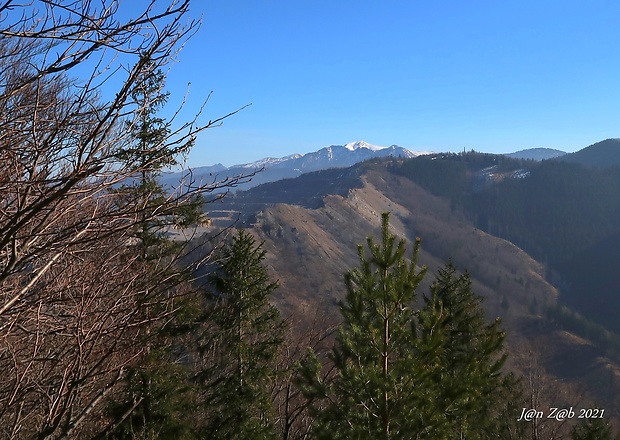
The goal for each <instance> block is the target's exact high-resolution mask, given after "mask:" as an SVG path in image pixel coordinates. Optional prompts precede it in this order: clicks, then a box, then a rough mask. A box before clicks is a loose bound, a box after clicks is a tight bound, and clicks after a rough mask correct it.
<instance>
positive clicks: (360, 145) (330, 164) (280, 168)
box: [160, 139, 620, 192]
mask: <svg viewBox="0 0 620 440" xmlns="http://www.w3.org/2000/svg"><path fill="white" fill-rule="evenodd" d="M594 146H596V148H594V149H592V148H591V147H594ZM619 146H620V140H619V139H607V140H605V141H602V142H599V143H598V144H595V145H591V146H590V147H587V148H584V149H583V150H581V151H578V152H576V153H570V154H567V153H566V152H564V151H561V150H556V149H553V148H530V149H526V150H520V151H516V152H514V153H507V154H505V156H507V157H511V158H515V159H528V160H534V161H541V160H549V159H555V160H565V161H569V162H577V163H583V164H587V165H592V166H609V165H610V164H614V163H617V162H620V153H618V150H619V149H620V147H619ZM432 154H435V153H434V152H432V151H411V150H408V149H406V148H404V147H400V146H398V145H391V146H389V147H382V146H377V145H372V144H369V143H367V142H365V141H358V142H352V143H349V144H346V145H331V146H329V147H324V148H321V149H319V150H317V151H314V152H310V153H307V154H291V155H289V156H285V157H280V158H273V157H266V158H263V159H260V160H258V161H255V162H250V163H244V164H238V165H233V166H230V167H226V166H224V165H222V164H215V165H210V166H202V167H195V168H192V169H191V170H185V171H181V172H174V173H164V174H163V175H162V176H160V183H162V184H163V185H165V186H168V187H170V188H176V187H178V186H179V185H180V183H181V182H184V184H187V182H188V181H194V182H195V183H199V184H205V183H214V182H218V181H223V180H226V179H230V178H234V177H239V176H242V177H243V178H242V179H240V181H239V183H238V184H237V185H235V186H234V187H232V188H228V190H230V191H231V192H235V191H237V190H248V189H250V188H253V187H255V186H257V185H261V184H263V183H268V182H275V181H278V180H282V179H289V178H295V177H298V176H300V175H302V174H304V173H309V172H313V171H320V170H325V169H329V168H346V167H350V166H352V165H354V164H356V163H360V162H364V161H366V160H369V159H376V158H385V157H400V158H413V157H418V156H422V155H432Z"/></svg>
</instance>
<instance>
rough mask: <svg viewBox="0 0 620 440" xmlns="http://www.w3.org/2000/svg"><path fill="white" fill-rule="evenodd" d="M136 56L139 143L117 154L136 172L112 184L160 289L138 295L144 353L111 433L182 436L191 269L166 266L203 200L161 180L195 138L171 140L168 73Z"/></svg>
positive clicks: (132, 127) (120, 399) (116, 405)
mask: <svg viewBox="0 0 620 440" xmlns="http://www.w3.org/2000/svg"><path fill="white" fill-rule="evenodd" d="M139 62H140V63H143V64H144V65H145V68H144V69H143V71H142V75H141V77H140V79H139V81H137V83H136V85H135V87H134V89H133V90H132V91H131V98H132V99H133V101H134V103H135V104H136V106H137V108H138V109H139V111H138V112H137V113H136V114H135V115H134V118H133V119H132V120H131V121H127V123H126V128H127V130H128V131H129V132H130V133H131V134H132V136H133V139H134V143H133V144H132V145H130V146H124V147H123V149H121V150H119V151H118V152H117V153H116V155H117V157H118V159H119V160H122V161H125V162H128V163H131V164H132V166H133V168H132V169H133V170H134V173H133V176H132V179H131V183H129V184H124V185H122V186H121V187H120V188H118V189H117V190H115V195H116V200H117V203H118V204H119V205H121V206H122V207H123V209H127V207H131V208H130V209H131V210H133V212H134V214H135V216H136V219H135V228H134V230H133V231H132V233H133V237H134V238H135V239H137V240H136V242H135V244H134V245H135V246H136V250H137V252H138V253H139V255H140V256H141V259H140V260H139V261H138V262H137V263H136V264H142V265H147V266H149V265H152V266H153V267H159V268H160V270H159V272H158V273H160V275H159V276H160V277H161V278H160V280H159V282H157V283H156V285H157V286H158V288H157V290H156V291H154V290H149V289H145V290H144V294H143V295H142V297H141V298H140V299H139V301H140V303H141V304H140V306H139V309H140V314H141V316H140V318H141V320H142V322H143V323H144V325H143V326H142V328H141V330H142V331H141V335H140V339H139V340H137V341H136V343H137V344H141V345H142V347H143V352H144V356H143V357H142V358H141V359H139V360H138V362H137V363H136V364H135V365H131V366H129V367H128V369H127V370H128V374H127V375H126V377H125V388H124V390H123V391H122V392H121V393H120V394H119V395H118V396H117V400H116V401H111V402H110V404H109V408H110V414H112V415H113V416H114V417H113V419H115V420H120V423H117V424H116V425H115V426H113V427H111V428H110V431H111V433H109V434H108V436H109V437H112V438H119V439H136V438H153V437H155V438H179V439H181V438H186V437H185V436H187V435H189V426H190V424H189V423H188V420H189V415H188V414H189V412H188V406H187V402H188V401H189V400H191V399H190V394H191V393H190V392H191V389H190V387H189V386H188V384H189V378H188V376H189V373H188V371H186V370H185V369H184V368H183V367H182V366H181V365H180V364H179V362H178V357H179V356H180V354H179V351H180V350H181V349H180V344H179V342H180V339H179V337H182V334H179V333H178V329H179V328H183V327H184V328H185V331H188V330H189V327H188V325H187V324H188V323H187V322H182V321H183V320H184V319H186V320H187V319H191V317H189V318H188V316H184V315H186V314H187V313H188V312H189V313H190V315H191V312H190V310H189V309H187V307H188V299H187V298H182V296H183V295H181V294H180V293H179V291H180V289H181V288H182V287H180V286H181V285H182V282H183V281H184V280H185V278H186V275H187V274H186V273H185V272H184V270H182V269H179V268H178V267H176V266H174V265H170V266H169V267H168V269H161V267H163V268H166V266H167V265H169V262H170V261H171V259H172V257H173V256H174V254H175V252H176V250H177V248H178V247H179V246H181V244H180V243H175V242H174V241H172V240H171V239H169V238H168V237H167V235H166V232H167V229H168V228H170V227H174V226H180V227H187V226H190V225H192V224H196V223H198V222H199V221H200V219H201V218H202V201H201V199H200V198H192V199H189V198H188V199H183V198H180V199H176V200H175V202H174V203H170V202H169V201H168V200H169V198H168V194H167V192H168V189H166V188H164V187H163V186H162V185H160V184H159V182H158V177H159V175H160V174H161V172H162V169H163V168H165V167H169V166H172V165H175V164H177V160H178V157H179V155H181V154H183V153H184V152H186V151H187V150H188V149H189V148H191V146H192V144H193V139H192V138H190V139H189V140H186V141H184V142H181V143H179V144H176V143H175V142H174V141H172V142H171V141H170V131H171V130H170V124H169V123H168V122H166V121H165V120H164V119H162V118H160V117H159V116H157V114H158V113H159V112H160V111H161V109H162V108H163V106H164V105H165V104H166V102H167V99H168V93H166V92H164V91H163V88H164V74H163V72H162V71H161V70H159V69H156V68H155V63H153V62H152V61H151V60H149V59H148V57H144V56H143V57H142V58H141V59H140V61H139ZM148 281H153V280H148ZM145 282H147V280H145ZM181 333H183V332H181Z"/></svg>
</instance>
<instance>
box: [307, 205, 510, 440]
mask: <svg viewBox="0 0 620 440" xmlns="http://www.w3.org/2000/svg"><path fill="white" fill-rule="evenodd" d="M367 245H368V250H369V253H370V255H369V256H368V255H367V254H366V252H365V251H364V248H363V247H362V246H360V247H359V259H360V267H359V268H357V269H354V270H352V271H350V272H349V273H347V274H346V275H345V282H346V288H347V296H346V298H345V300H344V301H343V302H342V303H341V305H340V310H341V312H342V316H343V323H342V326H341V328H340V331H339V334H338V336H337V339H336V343H335V346H334V347H333V349H332V351H331V353H330V360H331V362H332V368H333V372H334V374H333V376H332V377H331V378H329V379H325V377H326V375H325V366H324V365H322V364H321V362H320V361H319V360H318V357H317V356H316V355H315V354H314V353H310V355H309V357H308V360H307V361H306V362H305V363H304V364H303V365H302V366H300V369H301V372H302V375H303V386H304V392H305V395H306V396H307V398H308V399H309V400H310V405H311V407H312V409H313V411H314V414H315V417H316V420H315V424H314V427H313V432H312V433H313V435H314V437H315V438H325V439H345V438H346V439H351V438H354V439H411V438H416V439H429V440H430V439H432V440H435V439H452V438H467V439H487V438H489V439H490V438H510V437H509V436H508V435H504V434H503V433H504V432H506V433H508V434H510V432H514V429H513V428H514V427H513V426H503V425H502V423H501V422H502V416H504V417H505V416H506V414H507V411H506V410H507V407H506V402H504V399H506V400H508V401H510V399H511V397H514V396H515V394H514V388H513V385H514V381H513V380H512V378H511V377H510V376H504V375H502V374H501V372H500V369H501V367H502V365H503V362H504V357H503V356H502V354H501V349H502V342H503V339H504V337H505V335H504V333H503V332H502V331H500V329H499V321H496V322H494V323H492V324H486V321H485V318H484V312H483V310H482V308H481V306H480V302H481V300H480V298H478V297H476V296H475V295H474V294H473V293H472V290H471V281H470V279H469V275H467V274H465V275H462V276H456V274H455V269H454V268H453V267H452V265H450V264H448V265H447V266H446V267H445V268H443V269H441V270H439V272H438V275H437V278H436V280H435V282H434V283H433V285H432V288H431V293H430V295H428V296H425V297H424V306H423V307H421V308H416V307H415V305H416V303H417V288H418V286H419V284H420V282H421V281H422V279H423V277H424V275H425V273H426V269H425V268H422V269H421V270H418V269H416V264H417V256H418V251H419V245H420V241H419V240H417V241H416V243H415V246H414V249H413V255H412V257H411V260H409V261H408V260H407V259H406V258H405V253H406V248H405V241H404V240H399V241H398V242H397V241H396V237H395V236H394V235H392V234H390V232H389V215H388V214H383V216H382V242H381V243H380V244H375V242H374V240H373V239H372V238H368V241H367ZM328 368H329V367H328ZM500 402H501V403H502V404H501V405H500ZM510 430H512V431H510ZM509 431H510V432H509ZM502 436H503V437H502Z"/></svg>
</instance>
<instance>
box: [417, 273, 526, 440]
mask: <svg viewBox="0 0 620 440" xmlns="http://www.w3.org/2000/svg"><path fill="white" fill-rule="evenodd" d="M424 302H425V305H424V307H423V308H422V310H421V311H420V317H421V323H422V324H421V325H420V330H421V332H422V334H423V335H424V334H427V333H429V332H432V331H435V332H437V331H438V332H439V333H440V334H441V338H440V339H441V341H440V343H439V345H438V346H437V347H436V348H435V350H436V351H437V352H438V353H440V355H441V356H440V357H441V361H440V363H439V365H438V368H436V369H435V371H433V373H432V376H433V377H434V378H435V381H436V382H438V383H441V385H442V386H441V397H440V399H439V400H438V403H439V405H440V406H441V410H442V412H443V414H444V416H445V418H446V420H447V421H448V423H449V425H450V432H451V434H450V437H451V438H467V439H471V440H475V439H487V438H498V437H496V435H497V434H498V432H499V431H500V430H501V426H500V425H501V424H502V423H503V422H504V421H503V420H502V418H504V417H505V412H504V413H502V411H501V409H502V408H503V407H504V406H506V404H508V403H509V402H510V400H511V399H510V396H513V397H514V395H513V393H515V392H516V384H515V382H514V380H513V379H512V376H508V375H504V374H502V371H501V368H502V365H503V364H504V361H505V359H506V356H505V355H504V354H503V353H502V350H503V341H504V338H505V333H504V332H503V331H502V330H501V329H500V328H499V325H500V322H499V319H498V320H496V321H495V322H493V323H491V324H487V322H486V318H485V313H484V310H483V308H482V305H481V303H482V298H481V297H478V296H476V295H475V294H474V293H473V291H472V286H471V279H470V277H469V274H467V273H465V274H462V275H458V274H457V272H456V269H455V268H454V266H453V265H452V264H451V263H448V264H447V265H446V266H445V267H443V268H441V269H439V271H438V273H437V276H436V278H435V280H434V282H433V284H432V286H431V294H430V296H426V295H425V297H424ZM429 315H430V316H437V315H438V316H439V319H438V320H437V321H438V322H439V327H438V328H435V329H433V328H432V327H429V326H427V325H424V317H425V316H429Z"/></svg>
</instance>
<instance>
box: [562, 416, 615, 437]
mask: <svg viewBox="0 0 620 440" xmlns="http://www.w3.org/2000/svg"><path fill="white" fill-rule="evenodd" d="M571 434H572V435H571V438H572V440H613V438H614V437H613V434H612V432H611V426H610V425H609V423H608V422H607V421H606V420H605V419H600V418H597V419H587V420H585V421H582V422H581V423H579V424H577V425H575V426H574V427H573V431H572V433H571Z"/></svg>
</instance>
